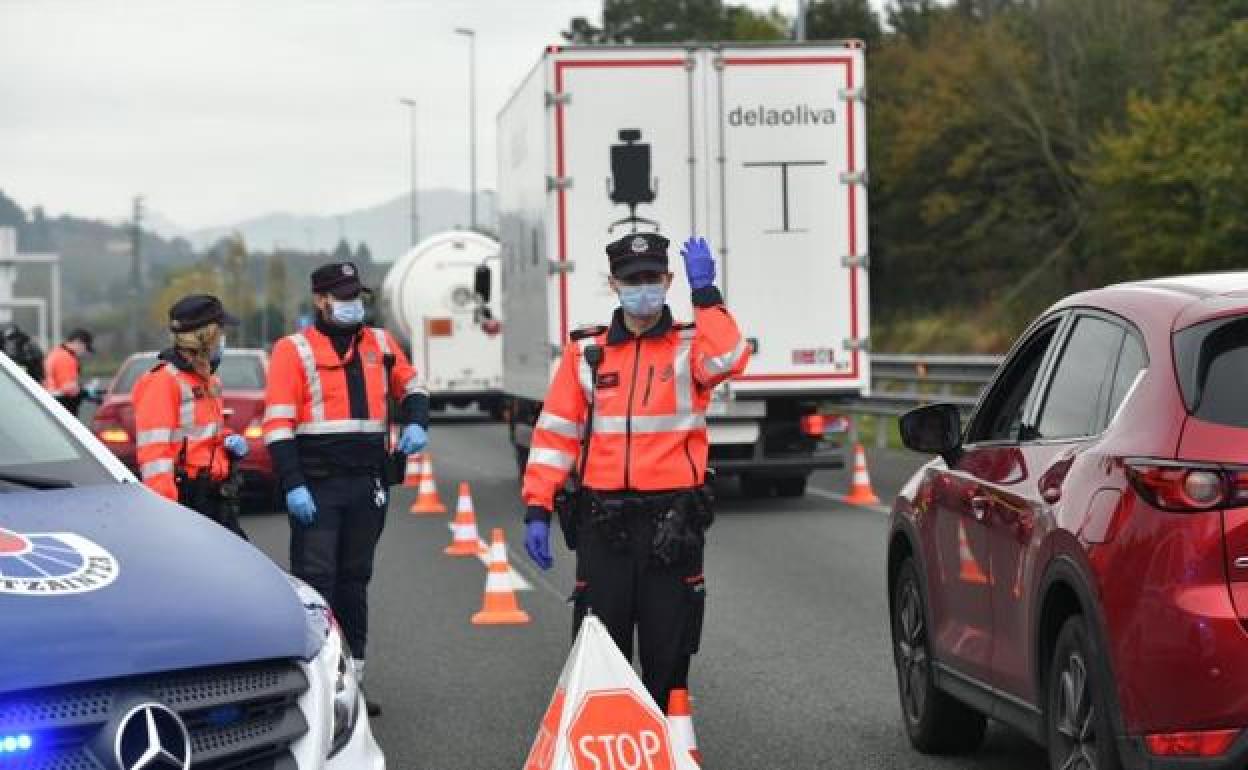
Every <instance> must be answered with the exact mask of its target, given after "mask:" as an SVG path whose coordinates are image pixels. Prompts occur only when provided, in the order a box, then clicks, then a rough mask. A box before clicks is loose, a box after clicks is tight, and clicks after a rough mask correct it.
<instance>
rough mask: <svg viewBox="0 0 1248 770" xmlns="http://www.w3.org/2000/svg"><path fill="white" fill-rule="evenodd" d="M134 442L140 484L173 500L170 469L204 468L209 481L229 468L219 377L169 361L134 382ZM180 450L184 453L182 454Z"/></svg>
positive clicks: (191, 470)
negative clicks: (204, 375) (206, 470)
mask: <svg viewBox="0 0 1248 770" xmlns="http://www.w3.org/2000/svg"><path fill="white" fill-rule="evenodd" d="M133 401H134V431H135V437H134V443H135V448H136V449H137V452H138V458H137V459H138V464H139V475H140V476H141V477H142V479H143V483H144V484H146V485H148V486H149V487H151V488H152V489H154V490H156V491H157V492H159V493H160V494H161V495H163V496H165V497H167V498H169V499H170V500H173V501H175V502H176V501H177V499H178V485H177V482H176V480H175V474H176V473H177V472H178V471H179V470H182V471H185V473H186V475H187V476H189V477H192V478H193V477H194V476H196V475H197V474H198V473H199V472H200V471H201V470H203V469H205V468H206V469H208V472H209V474H210V475H211V477H212V479H213V480H214V481H222V480H224V479H225V477H226V476H227V475H229V472H230V460H229V457H228V455H227V453H226V449H225V443H224V442H225V437H226V436H227V435H229V433H230V431H229V430H228V429H227V428H226V427H225V399H223V398H222V397H221V381H220V380H219V379H218V378H217V377H216V376H215V375H213V376H211V377H207V378H205V377H202V376H200V375H199V373H198V372H195V371H193V370H188V369H182V368H180V367H178V366H176V365H174V364H173V363H171V362H169V361H164V362H162V363H160V364H158V365H157V366H155V367H154V368H153V369H152V370H151V371H149V372H148V373H147V374H144V375H143V376H142V377H140V378H139V381H138V382H137V383H135V385H134V397H133ZM184 452H185V454H183V453H184Z"/></svg>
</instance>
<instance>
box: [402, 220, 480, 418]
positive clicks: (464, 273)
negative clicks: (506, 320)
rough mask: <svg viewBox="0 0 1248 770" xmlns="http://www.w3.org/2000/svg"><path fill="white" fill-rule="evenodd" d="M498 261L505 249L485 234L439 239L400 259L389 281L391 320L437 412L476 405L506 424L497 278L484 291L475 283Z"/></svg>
mask: <svg viewBox="0 0 1248 770" xmlns="http://www.w3.org/2000/svg"><path fill="white" fill-rule="evenodd" d="M498 253H499V245H498V241H495V240H494V239H493V238H490V237H487V236H485V235H481V234H480V233H475V232H469V231H460V230H452V231H449V232H445V233H439V234H438V235H434V236H430V237H429V238H426V239H425V240H423V241H421V242H420V243H419V244H417V245H416V246H415V247H413V248H412V249H411V250H410V251H408V252H407V253H406V254H404V255H403V256H401V257H399V258H398V259H396V260H395V261H394V264H393V265H392V266H391V267H390V270H389V271H387V272H386V277H385V279H384V280H383V281H382V303H383V306H384V307H385V311H386V316H387V320H388V321H389V322H390V324H391V325H392V326H393V327H394V328H396V330H397V331H398V332H399V336H400V337H402V338H403V339H405V340H407V342H408V345H409V351H410V355H411V359H412V363H414V364H415V365H416V367H417V369H418V370H419V371H420V372H421V373H422V374H423V375H424V377H425V380H426V382H427V384H428V386H429V395H430V405H431V406H432V407H433V408H434V409H441V408H444V407H447V406H456V407H466V406H470V405H472V404H474V403H475V404H476V405H477V406H478V408H480V409H482V410H484V411H487V412H489V413H490V414H491V415H493V416H494V417H495V418H496V419H497V418H499V417H501V416H502V406H503V396H502V384H503V352H502V336H501V330H502V312H501V308H500V303H501V300H500V298H499V294H500V292H499V291H498V290H497V289H498V281H499V279H498V271H497V270H490V271H489V273H488V275H489V276H490V277H491V278H490V280H489V281H488V282H486V283H485V284H484V285H483V286H481V287H480V288H478V285H477V281H476V274H477V273H478V271H480V272H482V274H483V275H485V271H484V269H483V268H487V267H489V266H491V265H493V266H497V265H498Z"/></svg>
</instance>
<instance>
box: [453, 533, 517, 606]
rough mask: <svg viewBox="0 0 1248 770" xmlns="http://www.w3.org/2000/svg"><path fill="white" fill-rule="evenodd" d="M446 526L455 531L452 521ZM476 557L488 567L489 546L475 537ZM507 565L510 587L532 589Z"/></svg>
mask: <svg viewBox="0 0 1248 770" xmlns="http://www.w3.org/2000/svg"><path fill="white" fill-rule="evenodd" d="M446 528H447V529H449V530H450V531H451V534H454V533H455V524H454V522H451V523H448V524H447V525H446ZM477 558H478V559H480V560H481V563H482V564H484V565H485V566H486V568H487V569H488V568H489V566H490V546H489V544H488V543H486V542H485V541H484V540H482V539H481V538H477ZM507 566H508V567H509V568H510V569H511V587H512V588H514V589H515V590H517V591H532V590H533V585H532V584H531V583H529V581H527V580H525V579H524V575H521V574H520V573H519V572H516V568H515V567H512V566H511V565H510V564H508V565H507Z"/></svg>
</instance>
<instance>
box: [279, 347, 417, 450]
mask: <svg viewBox="0 0 1248 770" xmlns="http://www.w3.org/2000/svg"><path fill="white" fill-rule="evenodd" d="M387 355H393V356H394V367H393V368H392V370H391V373H390V381H389V382H388V383H387V382H386V372H385V356H387ZM356 356H359V357H360V363H361V368H362V371H363V377H364V385H365V388H364V391H365V393H364V400H365V403H364V404H363V405H362V406H363V410H362V411H361V410H360V409H359V408H357V409H356V410H355V412H354V413H353V411H352V404H351V394H350V388H349V385H348V382H347V365H348V363H350V362H351V361H352V360H353V359H354V357H356ZM427 393H428V391H427V390H426V389H425V385H424V382H423V380H422V379H421V378H420V376H419V375H418V374H417V373H416V370H415V369H414V368H413V367H412V365H411V364H410V363H408V360H407V356H406V355H404V354H403V350H402V348H400V347H399V346H398V345H397V344H396V343H395V341H394V338H392V337H391V336H390V334H389V332H387V331H385V330H384V329H374V328H365V329H362V330H361V332H360V334H359V335H358V336H357V337H356V339H355V341H354V343H353V344H352V346H351V348H350V349H349V350H348V352H347V354H346V356H345V357H340V356H339V355H338V352H337V351H336V350H335V349H334V344H333V341H332V340H330V338H329V337H328V336H326V335H325V334H324V333H322V332H321V331H319V330H318V329H316V328H315V327H309V328H307V329H304V330H303V331H301V332H298V333H297V334H291V335H289V336H287V337H283V338H282V339H280V340H278V341H277V344H276V345H275V346H274V347H273V356H272V358H271V360H270V363H269V382H268V389H267V393H266V395H265V411H264V441H265V443H266V444H274V443H277V442H279V441H286V440H289V439H293V438H294V437H295V436H333V435H343V434H371V433H375V434H383V433H385V431H386V398H387V397H388V394H392V395H393V396H394V397H395V398H396V399H399V400H402V399H403V398H405V397H406V396H409V395H413V394H427ZM358 406H359V405H357V407H358Z"/></svg>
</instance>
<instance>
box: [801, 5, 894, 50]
mask: <svg viewBox="0 0 1248 770" xmlns="http://www.w3.org/2000/svg"><path fill="white" fill-rule="evenodd" d="M883 35H884V32H883V30H882V29H880V17H879V16H878V15H876V13H875V11H874V10H872V8H871V3H870V0H814V2H812V3H811V4H810V5H809V6H807V8H806V37H807V38H809V39H810V40H847V39H854V40H862V41H865V42H866V44H867V46H868V47H869V48H875V46H876V45H877V44H878V43H879V42H880V39H881V38H882V37H883Z"/></svg>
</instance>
